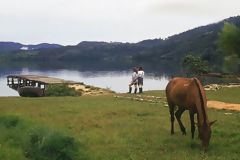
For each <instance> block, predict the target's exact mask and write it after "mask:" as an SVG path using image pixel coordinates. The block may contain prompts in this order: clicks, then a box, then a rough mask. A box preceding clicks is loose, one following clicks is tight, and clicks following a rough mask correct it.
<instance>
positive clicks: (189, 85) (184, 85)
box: [166, 78, 215, 151]
mask: <svg viewBox="0 0 240 160" xmlns="http://www.w3.org/2000/svg"><path fill="white" fill-rule="evenodd" d="M166 96H167V101H168V106H169V111H170V115H171V134H174V109H175V106H178V109H177V111H176V112H175V116H176V119H177V121H178V123H179V126H180V129H181V131H182V133H183V134H184V135H185V134H186V130H185V127H184V126H183V124H182V122H181V115H182V113H183V112H184V111H185V110H189V115H190V121H191V132H192V139H193V138H194V132H195V123H194V114H195V113H197V120H198V123H197V126H198V133H199V138H200V139H201V141H202V147H203V148H204V150H205V151H206V150H207V148H208V145H209V141H210V138H211V125H212V124H213V123H214V122H215V121H213V122H209V120H208V116H207V111H206V110H207V100H206V94H205V92H204V89H203V87H202V85H201V83H200V81H199V80H198V79H197V78H173V79H172V80H171V81H170V82H169V83H168V85H167V87H166Z"/></svg>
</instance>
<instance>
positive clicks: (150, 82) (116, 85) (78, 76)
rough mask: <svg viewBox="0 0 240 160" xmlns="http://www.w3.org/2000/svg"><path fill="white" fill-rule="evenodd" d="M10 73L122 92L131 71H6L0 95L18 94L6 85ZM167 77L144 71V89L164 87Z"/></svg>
mask: <svg viewBox="0 0 240 160" xmlns="http://www.w3.org/2000/svg"><path fill="white" fill-rule="evenodd" d="M10 74H34V75H44V76H51V77H57V78H62V79H65V80H73V81H77V82H84V83H85V84H89V85H93V86H97V87H102V88H109V89H111V90H113V91H116V92H119V93H124V92H127V91H128V84H129V82H130V81H131V72H130V71H125V72H120V71H111V72H109V71H99V72H86V71H85V72H81V71H74V70H49V71H36V70H30V69H28V68H24V69H22V70H20V71H8V72H7V73H6V72H5V73H1V75H0V96H18V93H17V92H16V91H15V90H13V89H11V88H9V87H8V86H7V82H6V77H7V76H8V75H10ZM167 83H168V79H167V78H166V77H164V76H162V77H156V76H152V74H150V73H145V78H144V90H162V89H165V87H166V85H167Z"/></svg>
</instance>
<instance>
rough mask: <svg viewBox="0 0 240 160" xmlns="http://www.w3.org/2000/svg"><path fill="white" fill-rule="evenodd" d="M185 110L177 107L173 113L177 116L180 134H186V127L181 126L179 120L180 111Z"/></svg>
mask: <svg viewBox="0 0 240 160" xmlns="http://www.w3.org/2000/svg"><path fill="white" fill-rule="evenodd" d="M184 111H185V109H182V108H180V107H179V108H178V110H177V111H176V113H175V116H176V118H177V121H178V124H179V126H180V129H181V131H182V134H183V135H185V134H186V129H185V127H184V126H183V124H182V121H181V116H182V113H183V112H184Z"/></svg>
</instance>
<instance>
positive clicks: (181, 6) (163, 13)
mask: <svg viewBox="0 0 240 160" xmlns="http://www.w3.org/2000/svg"><path fill="white" fill-rule="evenodd" d="M237 15H240V0H0V41H13V42H20V43H23V44H38V43H43V42H47V43H58V44H62V45H75V44H78V43H79V42H81V41H106V42H139V41H141V40H145V39H155V38H163V39H164V38H167V37H169V36H171V35H174V34H178V33H181V32H184V31H187V30H189V29H193V28H195V27H199V26H204V25H207V24H210V23H215V22H218V21H221V20H223V19H225V18H228V17H231V16H237Z"/></svg>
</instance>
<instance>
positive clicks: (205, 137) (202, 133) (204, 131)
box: [198, 120, 216, 151]
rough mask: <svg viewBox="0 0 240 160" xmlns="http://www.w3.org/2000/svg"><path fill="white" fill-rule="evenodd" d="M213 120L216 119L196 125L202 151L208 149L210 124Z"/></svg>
mask: <svg viewBox="0 0 240 160" xmlns="http://www.w3.org/2000/svg"><path fill="white" fill-rule="evenodd" d="M215 122H216V120H215V121H213V122H210V123H204V124H203V125H198V132H199V138H200V139H201V141H202V147H203V149H204V151H207V149H208V146H209V142H210V138H211V133H212V131H211V126H212V125H213V123H215Z"/></svg>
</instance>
